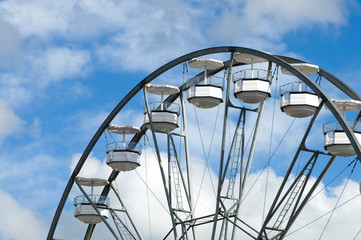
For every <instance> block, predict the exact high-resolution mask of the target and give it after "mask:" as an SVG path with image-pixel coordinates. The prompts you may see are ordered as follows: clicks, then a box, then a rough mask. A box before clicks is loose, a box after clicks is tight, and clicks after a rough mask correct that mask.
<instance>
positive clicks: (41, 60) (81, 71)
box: [30, 48, 90, 86]
mask: <svg viewBox="0 0 361 240" xmlns="http://www.w3.org/2000/svg"><path fill="white" fill-rule="evenodd" d="M30 62H32V63H33V68H34V69H35V70H37V72H38V73H39V75H40V76H39V79H38V81H37V82H38V84H39V86H47V84H48V83H49V82H52V81H59V80H64V79H73V78H83V77H85V76H86V75H87V74H88V73H89V71H90V66H89V64H90V55H89V53H88V52H87V51H83V50H72V49H69V48H48V49H47V50H46V51H45V52H44V53H42V56H40V57H39V56H32V57H31V60H30Z"/></svg>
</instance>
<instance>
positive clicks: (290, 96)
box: [280, 63, 319, 118]
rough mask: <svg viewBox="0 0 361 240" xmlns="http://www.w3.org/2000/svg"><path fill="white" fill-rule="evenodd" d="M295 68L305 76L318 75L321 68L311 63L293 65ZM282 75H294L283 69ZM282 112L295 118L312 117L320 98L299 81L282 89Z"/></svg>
mask: <svg viewBox="0 0 361 240" xmlns="http://www.w3.org/2000/svg"><path fill="white" fill-rule="evenodd" d="M291 65H292V66H293V67H294V68H296V69H297V70H299V71H300V72H302V73H303V74H305V75H312V74H315V73H318V71H319V67H318V66H316V65H313V64H309V63H292V64H291ZM281 71H282V73H284V74H288V75H292V76H293V74H292V73H290V72H289V71H288V70H287V69H285V68H281ZM280 95H281V110H282V112H285V113H286V114H287V115H289V116H291V117H295V118H304V117H309V116H312V115H313V114H314V113H315V112H316V109H317V107H318V106H319V99H318V96H317V95H316V94H315V93H314V92H313V91H312V90H311V89H310V88H308V86H307V85H306V84H304V83H302V82H301V80H299V81H298V82H292V83H288V84H286V85H283V86H281V87H280Z"/></svg>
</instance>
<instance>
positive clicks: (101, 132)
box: [47, 46, 361, 240]
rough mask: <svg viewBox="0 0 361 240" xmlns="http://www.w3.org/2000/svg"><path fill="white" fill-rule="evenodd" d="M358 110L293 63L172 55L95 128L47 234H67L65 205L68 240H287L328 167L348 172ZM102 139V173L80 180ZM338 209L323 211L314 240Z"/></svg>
mask: <svg viewBox="0 0 361 240" xmlns="http://www.w3.org/2000/svg"><path fill="white" fill-rule="evenodd" d="M321 80H322V81H321ZM326 92H332V93H334V95H336V96H344V97H343V99H333V98H331V96H329V95H328V94H327V93H326ZM335 92H336V93H335ZM360 109H361V97H360V96H359V95H358V94H357V93H356V92H355V91H354V90H353V89H351V88H350V87H349V86H348V85H347V84H345V83H344V82H343V81H341V80H339V79H338V78H337V77H335V76H334V75H332V74H330V73H328V72H327V71H325V70H323V69H322V68H320V67H319V66H318V65H315V64H311V63H307V62H304V61H302V60H298V59H295V58H290V57H285V56H278V55H272V54H269V53H267V52H262V51H258V50H254V49H249V48H243V47H234V46H225V47H214V48H208V49H202V50H198V51H195V52H192V53H189V54H186V55H184V56H181V57H179V58H176V59H174V60H172V61H170V62H168V63H167V64H165V65H163V66H162V67H160V68H158V69H157V70H155V71H154V72H152V73H151V74H150V75H148V76H147V77H146V78H144V79H143V80H142V81H140V82H139V83H138V84H137V85H136V86H135V87H134V88H133V89H132V90H131V91H130V92H129V93H128V94H127V95H126V96H125V97H124V98H122V99H121V101H120V102H119V104H118V105H117V106H116V107H115V108H114V109H113V110H112V112H111V113H110V114H109V115H108V116H107V118H106V119H105V120H104V122H103V123H102V125H101V126H100V127H99V129H98V130H97V131H96V133H95V135H94V136H93V138H92V139H91V140H90V142H89V144H88V146H87V147H86V149H85V151H84V152H83V154H82V155H81V157H80V159H79V161H78V163H77V165H76V167H75V168H74V171H73V173H72V175H71V177H70V179H69V182H68V184H67V186H66V188H65V190H64V193H63V195H62V198H61V200H60V203H59V205H58V208H57V210H56V212H55V215H54V218H53V221H52V224H51V226H50V229H49V233H48V237H47V239H48V240H50V239H51V240H53V239H68V238H69V239H71V237H69V236H63V235H62V234H64V231H61V230H59V228H61V226H62V225H63V224H64V222H65V221H69V220H67V219H66V218H65V217H64V215H65V214H64V211H66V210H65V208H66V207H67V206H72V208H73V211H74V212H73V216H74V217H75V218H73V219H74V221H76V224H81V225H82V226H83V227H81V228H79V229H78V230H77V234H78V235H77V237H74V238H76V239H78V237H79V236H81V238H84V239H98V238H97V237H99V236H101V237H99V239H259V240H261V239H269V240H270V239H292V237H293V236H294V235H296V234H304V233H302V230H303V228H305V229H306V228H307V227H309V226H312V223H314V222H315V221H316V220H317V219H318V218H317V219H316V220H312V219H308V218H307V216H305V215H307V214H304V213H308V212H312V201H314V200H315V199H317V195H318V194H319V193H320V192H321V191H322V190H324V191H326V190H325V188H326V187H324V188H323V189H322V187H321V185H322V186H323V185H325V183H323V180H325V179H326V180H327V181H329V180H334V178H333V177H332V176H330V177H329V176H328V175H329V174H330V173H331V174H330V175H337V173H338V172H337V170H336V171H334V170H333V166H335V165H337V166H338V167H337V168H338V169H339V168H340V166H343V167H345V169H348V170H346V171H349V172H350V176H351V173H353V172H354V169H355V167H356V164H358V162H359V161H360V157H361V147H360V142H361V129H360V126H359V125H360V124H359V121H360V118H361V114H360ZM129 112H130V114H129ZM346 113H347V114H346ZM123 115H124V116H127V117H122V116H123ZM346 117H348V118H351V119H346ZM140 118H141V120H139V119H140ZM135 124H138V125H135ZM101 144H102V145H105V146H102V147H103V148H104V147H105V151H104V152H103V159H104V164H106V165H107V166H108V168H109V169H111V173H110V174H109V176H108V177H107V178H106V179H104V178H102V174H100V173H99V176H91V177H88V176H82V175H81V173H82V169H84V168H86V163H87V161H89V159H90V154H91V153H92V152H93V151H94V147H95V146H99V145H101ZM326 180H325V181H326ZM125 189H126V190H125ZM72 196H74V198H71V197H72ZM73 199H74V200H73ZM310 205H311V208H310V209H308V210H307V208H308V207H309V206H310ZM340 205H341V203H339V201H337V204H336V206H335V208H334V209H333V210H332V211H329V212H327V211H326V213H327V214H325V215H324V216H321V217H324V219H325V218H326V219H328V221H327V223H326V224H325V226H324V228H322V229H321V230H320V231H319V233H320V239H321V237H322V236H325V237H326V233H325V232H327V225H328V224H329V222H331V221H332V220H331V217H332V215H333V213H334V210H335V209H337V208H339V207H340ZM64 219H66V220H64ZM300 219H301V220H302V221H300ZM305 219H306V220H305ZM358 230H359V229H357V227H356V229H355V230H354V231H355V233H354V235H356V236H357V235H358V233H359V232H358ZM97 231H98V233H97ZM104 234H108V235H104ZM106 236H107V237H106ZM304 236H305V235H304ZM306 238H307V237H306Z"/></svg>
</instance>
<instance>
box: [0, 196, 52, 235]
mask: <svg viewBox="0 0 361 240" xmlns="http://www.w3.org/2000/svg"><path fill="white" fill-rule="evenodd" d="M0 198H1V202H2V204H1V206H0V211H1V218H0V237H1V239H4V240H10V239H13V240H27V239H29V240H33V239H44V238H45V236H46V229H47V227H46V224H45V222H44V221H43V219H42V218H41V216H40V215H39V214H36V213H34V212H32V211H30V210H29V209H27V208H25V207H24V206H22V203H21V202H17V201H16V200H15V199H14V198H13V197H12V196H11V195H10V194H9V193H7V192H4V191H2V190H0Z"/></svg>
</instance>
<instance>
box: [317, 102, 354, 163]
mask: <svg viewBox="0 0 361 240" xmlns="http://www.w3.org/2000/svg"><path fill="white" fill-rule="evenodd" d="M332 101H333V102H334V103H335V105H336V106H337V108H339V109H340V111H342V112H343V113H344V115H345V113H346V112H353V111H358V110H360V109H361V102H360V101H356V100H332ZM348 123H349V125H350V127H351V128H352V129H353V133H354V135H355V136H356V139H357V141H358V142H359V143H361V127H360V126H359V124H358V123H359V122H354V121H348ZM323 134H324V147H325V149H326V150H327V151H329V152H330V153H332V154H333V155H336V156H343V157H346V156H353V155H355V154H356V153H355V150H354V148H353V146H352V145H351V142H350V140H349V139H348V137H347V135H346V133H345V131H344V130H343V129H342V127H341V125H340V124H339V123H338V122H337V121H335V122H330V123H326V124H324V125H323Z"/></svg>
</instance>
